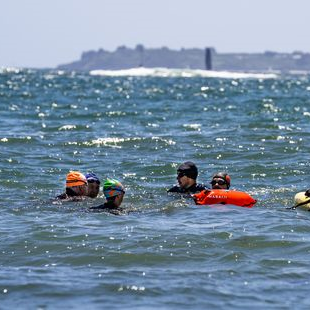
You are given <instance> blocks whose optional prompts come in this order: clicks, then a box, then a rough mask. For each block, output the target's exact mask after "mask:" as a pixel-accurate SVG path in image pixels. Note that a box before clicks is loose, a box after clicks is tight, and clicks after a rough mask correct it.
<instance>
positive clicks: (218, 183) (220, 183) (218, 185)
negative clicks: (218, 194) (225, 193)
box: [211, 178, 228, 189]
mask: <svg viewBox="0 0 310 310" xmlns="http://www.w3.org/2000/svg"><path fill="white" fill-rule="evenodd" d="M211 185H212V189H228V185H227V183H226V181H224V180H223V179H222V178H214V179H212V182H211Z"/></svg>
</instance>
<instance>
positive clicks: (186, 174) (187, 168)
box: [177, 161, 198, 189]
mask: <svg viewBox="0 0 310 310" xmlns="http://www.w3.org/2000/svg"><path fill="white" fill-rule="evenodd" d="M177 173H178V175H177V180H178V183H179V186H180V187H181V188H183V189H187V188H190V187H191V186H193V185H194V184H196V179H197V176H198V169H197V167H196V165H195V164H194V163H193V162H191V161H186V162H185V163H183V164H182V165H180V166H179V168H178V170H177Z"/></svg>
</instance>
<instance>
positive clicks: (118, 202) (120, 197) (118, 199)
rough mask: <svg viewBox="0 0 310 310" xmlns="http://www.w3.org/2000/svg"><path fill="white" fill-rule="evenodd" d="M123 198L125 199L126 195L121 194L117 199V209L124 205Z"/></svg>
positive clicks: (115, 202)
mask: <svg viewBox="0 0 310 310" xmlns="http://www.w3.org/2000/svg"><path fill="white" fill-rule="evenodd" d="M123 198H124V193H120V194H119V195H117V196H116V197H115V200H114V204H115V205H116V207H117V208H118V207H119V206H120V205H121V204H122V202H123Z"/></svg>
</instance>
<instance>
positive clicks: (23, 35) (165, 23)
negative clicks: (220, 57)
mask: <svg viewBox="0 0 310 310" xmlns="http://www.w3.org/2000/svg"><path fill="white" fill-rule="evenodd" d="M309 30H310V0H0V38H1V43H0V67H30V68H46V67H49V68H52V67H56V66H58V65H60V64H65V63H70V62H72V61H76V60H79V59H80V57H81V54H82V53H83V52H85V51H89V50H98V49H100V48H102V49H105V50H108V51H113V50H115V49H116V48H117V47H118V46H121V45H125V46H127V47H131V48H134V47H135V46H136V45H137V44H143V45H144V46H145V47H146V48H156V47H157V48H160V47H163V46H166V47H168V48H171V49H177V50H178V49H180V48H193V47H197V48H205V47H214V48H215V49H216V51H217V52H218V53H234V52H246V53H251V52H264V51H266V50H268V51H275V52H289V53H291V52H293V51H302V52H308V53H310V40H309V33H308V32H309Z"/></svg>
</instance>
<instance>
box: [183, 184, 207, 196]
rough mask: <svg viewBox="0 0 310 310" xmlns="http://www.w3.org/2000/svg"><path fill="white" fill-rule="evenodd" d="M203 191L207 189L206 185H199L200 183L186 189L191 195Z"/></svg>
mask: <svg viewBox="0 0 310 310" xmlns="http://www.w3.org/2000/svg"><path fill="white" fill-rule="evenodd" d="M205 189H208V187H207V186H206V185H204V184H201V183H196V184H194V185H192V186H191V187H190V188H188V191H189V192H190V193H191V194H195V193H198V192H202V191H203V190H205Z"/></svg>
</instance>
